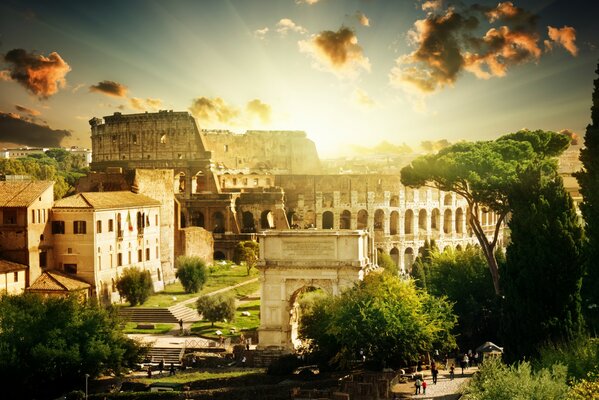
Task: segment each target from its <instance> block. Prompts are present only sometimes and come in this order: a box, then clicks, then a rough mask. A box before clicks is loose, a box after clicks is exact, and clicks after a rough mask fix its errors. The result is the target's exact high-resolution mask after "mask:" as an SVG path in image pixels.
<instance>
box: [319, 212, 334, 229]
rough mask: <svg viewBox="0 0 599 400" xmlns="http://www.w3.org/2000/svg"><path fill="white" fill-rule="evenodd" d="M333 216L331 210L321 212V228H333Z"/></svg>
mask: <svg viewBox="0 0 599 400" xmlns="http://www.w3.org/2000/svg"><path fill="white" fill-rule="evenodd" d="M334 219H335V216H334V215H333V213H332V212H331V211H325V212H323V213H322V229H333V224H334Z"/></svg>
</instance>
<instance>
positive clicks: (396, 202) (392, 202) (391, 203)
mask: <svg viewBox="0 0 599 400" xmlns="http://www.w3.org/2000/svg"><path fill="white" fill-rule="evenodd" d="M389 207H399V196H391V199H390V200H389Z"/></svg>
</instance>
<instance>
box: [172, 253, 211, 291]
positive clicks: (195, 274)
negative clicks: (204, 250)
mask: <svg viewBox="0 0 599 400" xmlns="http://www.w3.org/2000/svg"><path fill="white" fill-rule="evenodd" d="M207 275H208V274H207V272H206V264H205V263H204V260H202V259H201V258H200V257H190V256H181V257H178V258H177V273H176V276H177V278H178V279H179V281H181V285H183V289H185V293H197V292H199V291H200V290H201V289H202V287H204V283H206V279H207Z"/></svg>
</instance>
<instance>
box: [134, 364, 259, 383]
mask: <svg viewBox="0 0 599 400" xmlns="http://www.w3.org/2000/svg"><path fill="white" fill-rule="evenodd" d="M264 371H265V370H264V368H243V369H240V370H234V371H225V372H208V371H194V372H177V374H176V375H173V376H168V373H166V374H164V376H163V377H156V378H150V379H148V378H136V379H134V380H135V381H137V382H142V383H145V384H146V385H149V384H150V383H154V382H171V383H188V382H195V381H201V380H206V379H224V378H236V377H239V376H243V375H252V374H263V373H264ZM155 376H158V375H157V374H155Z"/></svg>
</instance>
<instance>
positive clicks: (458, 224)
mask: <svg viewBox="0 0 599 400" xmlns="http://www.w3.org/2000/svg"><path fill="white" fill-rule="evenodd" d="M455 231H456V233H464V211H463V210H462V209H461V208H458V209H457V210H455Z"/></svg>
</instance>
